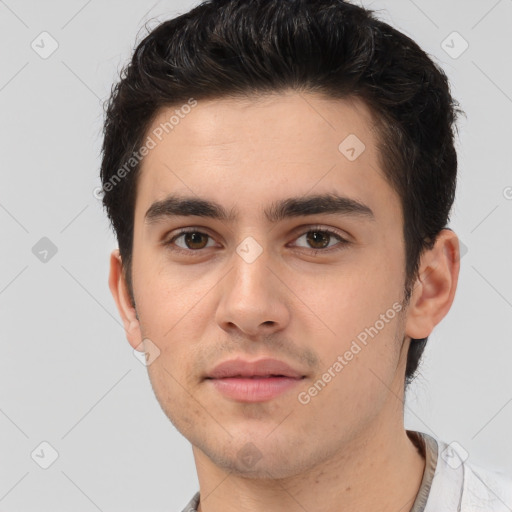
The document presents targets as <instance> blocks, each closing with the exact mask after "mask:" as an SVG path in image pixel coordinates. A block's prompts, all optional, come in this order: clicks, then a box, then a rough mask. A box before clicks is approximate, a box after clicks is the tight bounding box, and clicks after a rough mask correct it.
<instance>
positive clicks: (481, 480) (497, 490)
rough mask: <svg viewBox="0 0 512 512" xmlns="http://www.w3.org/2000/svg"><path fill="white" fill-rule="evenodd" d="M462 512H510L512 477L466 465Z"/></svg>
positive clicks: (477, 466)
mask: <svg viewBox="0 0 512 512" xmlns="http://www.w3.org/2000/svg"><path fill="white" fill-rule="evenodd" d="M461 505H462V509H461V512H464V511H466V510H467V511H468V512H473V511H482V512H483V511H486V512H495V511H496V512H498V511H499V512H502V511H503V512H505V511H506V512H510V511H511V510H512V476H511V475H508V474H505V473H503V472H501V471H496V470H493V469H489V468H484V467H482V466H480V465H476V464H468V463H465V464H464V487H463V493H462V500H461Z"/></svg>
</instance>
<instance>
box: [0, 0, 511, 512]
mask: <svg viewBox="0 0 512 512" xmlns="http://www.w3.org/2000/svg"><path fill="white" fill-rule="evenodd" d="M363 4H364V5H365V6H367V7H370V8H374V9H383V11H382V12H381V13H380V15H379V16H380V17H381V19H383V20H385V21H387V22H389V23H391V24H392V25H393V26H395V27H397V28H398V29H400V30H402V31H403V32H405V33H407V34H408V35H410V36H411V37H412V38H413V39H415V40H416V41H417V42H418V43H419V44H420V45H421V46H422V47H423V48H424V49H425V50H426V51H427V52H428V53H429V54H430V55H431V56H432V57H433V58H434V60H435V61H436V62H438V63H440V64H441V65H442V67H443V68H444V69H445V71H446V72H447V74H448V76H449V78H450V80H451V83H452V91H453V94H454V96H455V97H456V98H457V99H458V100H459V101H460V103H461V106H462V108H463V109H464V110H465V111H466V113H467V119H466V118H464V117H462V118H461V119H460V121H459V128H460V139H459V142H458V145H457V147H458V151H459V158H460V176H459V184H458V193H457V199H456V202H455V206H454V209H453V214H452V222H451V224H450V227H452V228H453V229H454V230H455V231H456V232H457V233H458V234H459V236H460V238H461V240H462V242H463V244H464V247H465V248H466V249H467V252H466V253H465V254H464V255H463V257H462V262H461V273H460V281H459V287H458V291H457V294H456V298H455V302H454V304H453V307H452V309H451V311H450V313H449V314H448V316H447V317H446V318H445V320H444V321H443V322H442V323H441V324H440V325H439V326H438V327H436V329H435V331H434V333H433V334H432V336H431V337H430V340H429V343H428V348H427V351H426V356H425V359H424V362H423V366H422V371H421V375H420V377H419V378H418V379H417V380H416V382H415V383H414V385H413V386H412V388H411V390H410V392H409V396H408V399H407V402H406V421H407V426H408V427H409V428H416V429H419V430H422V431H424V432H427V433H431V434H433V435H435V436H437V437H440V438H442V439H444V440H445V441H447V442H451V441H457V442H458V443H460V445H461V446H462V447H464V449H465V450H466V451H467V452H468V454H469V460H470V461H472V462H473V463H479V464H482V465H486V466H489V467H493V468H497V469H505V470H507V471H509V472H512V442H511V439H510V432H512V403H511V402H512V377H511V370H510V362H511V361H512V325H511V322H510V320H511V318H512V269H511V261H512V237H511V236H510V235H511V220H512V171H511V163H510V162H511V142H510V136H511V133H512V130H511V128H512V127H511V121H510V119H511V114H512V99H511V97H512V83H511V78H512V76H511V75H512V72H511V67H510V54H511V50H512V33H511V29H510V27H511V26H512V0H500V1H496V0H478V1H477V0H473V1H467V0H464V1H463V0H458V1H450V2H446V1H442V0H436V1H432V0H430V1H427V0H414V1H412V0H393V1H390V0H389V1H384V0H381V1H373V2H371V1H365V2H363ZM193 5H196V3H195V2H190V1H182V2H178V1H176V0H173V1H168V2H165V1H160V2H156V3H155V2H154V1H139V2H131V3H129V2H126V1H121V0H115V1H114V0H109V1H101V2H100V1H99V0H89V1H84V0H73V1H70V0H68V1H64V0H60V1H56V0H55V1H51V2H50V1H47V2H41V1H35V0H32V1H28V0H27V1H21V0H5V1H0V52H1V53H0V55H1V60H0V63H1V66H0V112H1V116H0V140H1V153H0V158H1V166H0V169H1V173H2V175H1V183H2V187H1V189H0V227H1V234H2V243H1V244H0V258H1V260H0V263H1V265H0V325H1V329H2V331H1V343H2V352H1V353H2V356H1V357H0V379H1V380H0V511H7V510H9V511H50V510H51V511H55V512H57V511H68V510H74V511H76V512H80V511H84V512H88V511H94V510H101V511H135V510H145V511H149V510H152V511H168V512H171V511H178V510H181V508H182V507H183V506H184V505H185V503H186V502H187V501H188V500H189V499H190V497H191V496H192V494H193V493H194V492H195V491H196V490H197V488H198V484H197V478H196V474H195V468H194V464H193V459H192V452H191V449H190V446H189V444H188V442H187V441H186V440H185V439H183V438H182V437H181V435H180V434H179V433H178V432H176V430H175V429H174V427H173V426H172V425H171V424H170V422H169V421H168V419H167V418H166V417H165V416H164V414H163V413H162V411H161V410H160V407H159V405H158V403H157V401H156V399H155V397H154V395H153V392H152V390H151V387H150V384H149V380H148V377H147V370H146V368H145V367H144V365H143V364H141V363H140V361H139V360H138V359H136V358H135V357H134V355H133V353H132V349H131V347H130V346H129V344H128V342H127V341H126V339H125V336H124V332H123V329H122V325H121V321H120V319H119V317H118V313H117V310H116V309H115V304H114V302H113V299H112V297H111V295H110V291H109V289H108V285H107V277H108V259H109V254H110V251H111V250H112V249H113V248H114V247H116V242H115V239H114V237H113V235H112V233H111V232H110V228H109V225H108V223H107V220H106V216H105V215H104V214H103V212H102V209H101V204H100V201H99V200H98V199H96V198H95V197H94V195H93V190H94V188H95V187H97V186H98V185H99V184H100V182H99V178H98V169H99V163H100V159H99V156H100V145H101V127H102V119H103V112H102V106H101V104H102V101H103V100H105V99H106V97H107V96H108V94H109V91H110V87H111V85H112V82H113V81H114V80H115V79H116V76H117V73H118V71H119V70H120V68H121V66H122V65H123V64H124V63H125V62H126V60H127V59H128V58H129V56H130V52H131V50H132V48H133V46H134V44H135V40H136V37H137V41H138V40H140V38H141V37H143V36H144V35H145V33H146V31H145V29H144V25H145V23H146V22H149V23H148V27H153V26H155V25H156V24H157V23H158V21H162V20H164V19H167V18H170V17H173V16H174V15H176V14H178V13H183V12H185V11H187V10H188V9H189V8H190V7H192V6H193ZM43 31H46V32H48V33H49V34H50V35H51V38H53V40H55V41H56V42H57V43H58V48H57V50H56V51H55V52H54V53H53V54H52V55H50V56H48V57H47V58H42V57H41V56H40V53H37V52H36V51H35V50H34V49H33V48H32V47H31V43H32V41H35V43H34V44H38V45H39V47H38V51H39V52H42V51H43V50H44V51H49V50H50V49H51V44H52V40H51V39H49V36H40V34H41V32H43ZM454 31H456V32H458V33H459V34H460V36H461V37H462V38H464V40H466V41H467V43H468V44H469V47H468V48H467V50H466V51H465V52H464V53H462V54H461V55H457V54H458V53H460V51H461V50H462V49H463V46H462V44H463V41H462V40H461V39H460V38H459V37H458V36H457V35H455V36H454V35H451V34H452V33H453V32H454ZM448 36H450V37H448ZM447 37H448V39H447ZM41 38H46V39H44V41H43V42H41ZM445 40H446V41H447V42H446V43H444V45H443V41H445ZM447 45H448V46H451V47H452V48H447ZM43 46H44V48H43ZM445 50H448V52H447V51H445ZM449 53H451V55H450V54H449ZM454 57H456V58H454ZM43 237H47V238H48V239H49V240H50V241H51V243H52V244H53V245H54V246H55V249H56V250H57V252H56V253H55V254H53V253H52V250H51V247H50V248H49V242H48V240H43V241H40V240H41V239H42V238H43ZM34 247H35V249H34ZM45 249H47V250H49V252H48V253H47V254H46V256H45V253H44V250H45ZM55 249H54V251H55ZM45 257H46V259H45V260H44V258H45ZM41 258H43V260H44V261H41ZM42 442H47V443H49V444H50V445H51V446H52V447H53V449H55V450H56V451H57V452H58V458H57V459H56V460H55V462H53V464H52V465H51V466H50V467H48V468H47V469H43V468H42V467H40V465H41V464H43V465H44V464H45V462H46V463H49V462H51V448H49V447H48V446H47V445H42V446H40V444H41V443H42ZM31 454H32V455H31Z"/></svg>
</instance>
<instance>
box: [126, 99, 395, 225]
mask: <svg viewBox="0 0 512 512" xmlns="http://www.w3.org/2000/svg"><path fill="white" fill-rule="evenodd" d="M146 135H147V137H149V138H151V139H152V140H153V143H154V147H153V148H152V149H151V150H150V151H149V153H148V154H147V155H146V156H145V157H144V160H143V161H142V165H141V170H140V175H139V179H138V185H137V200H136V211H135V217H136V219H137V218H140V217H141V216H143V215H144V213H145V211H146V210H147V208H148V207H149V206H150V205H151V203H153V202H155V201H158V200H162V199H164V198H165V197H166V196H167V195H169V194H171V193H172V194H181V195H186V196H191V195H196V196H198V197H201V198H208V199H214V200H215V201H216V202H218V203H220V204H224V205H225V206H226V208H227V209H229V208H231V207H232V206H233V205H235V204H237V205H240V204H243V205H247V209H249V208H251V207H253V209H257V208H259V209H263V208H264V206H265V205H264V204H263V203H265V202H273V201H274V200H278V199H283V198H285V197H286V196H290V197H291V196H298V195H304V194H306V193H308V192H309V191H313V192H315V193H338V194H339V195H345V196H350V197H353V198H354V199H362V198H363V197H365V198H366V201H365V202H366V203H368V202H373V203H376V202H379V200H380V201H386V200H388V201H389V198H390V197H391V196H394V191H392V190H391V188H390V186H389V185H388V183H387V181H386V180H385V179H384V176H383V173H382V171H381V169H380V165H379V154H378V150H377V133H376V131H375V129H374V120H373V117H372V114H371V112H370V110H369V109H368V108H367V106H366V105H365V104H364V103H363V102H362V101H360V100H357V99H350V100H339V99H328V98H325V97H323V96H320V95H317V94H312V93H291V92H290V93H282V94H272V95H267V96H263V97H249V98H243V99H242V98H240V99H238V98H237V99H233V98H229V99H226V98H225V99H217V100H208V101H198V102H197V104H196V106H194V107H191V108H189V107H187V108H183V106H180V105H175V106H173V107H169V108H165V109H162V110H161V111H160V112H159V113H158V115H157V116H155V119H154V121H153V123H152V125H151V126H150V128H149V129H148V131H147V134H146ZM393 199H394V200H395V202H396V199H397V198H396V196H394V197H393ZM267 200H268V201H267ZM376 206H377V205H376ZM377 209H378V208H377ZM239 210H241V209H239V208H238V209H237V211H239ZM241 213H242V212H241Z"/></svg>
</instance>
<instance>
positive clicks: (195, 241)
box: [183, 231, 208, 249]
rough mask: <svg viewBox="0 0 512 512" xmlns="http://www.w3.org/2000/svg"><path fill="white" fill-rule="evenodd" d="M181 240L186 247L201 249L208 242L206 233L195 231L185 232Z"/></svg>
mask: <svg viewBox="0 0 512 512" xmlns="http://www.w3.org/2000/svg"><path fill="white" fill-rule="evenodd" d="M183 240H184V241H185V245H186V246H187V248H188V249H203V248H204V247H206V244H207V243H208V235H205V234H204V233H199V232H197V231H196V232H192V233H185V234H184V238H183Z"/></svg>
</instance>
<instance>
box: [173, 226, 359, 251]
mask: <svg viewBox="0 0 512 512" xmlns="http://www.w3.org/2000/svg"><path fill="white" fill-rule="evenodd" d="M311 232H316V233H324V234H328V235H329V236H333V237H334V238H336V239H338V242H339V243H338V244H336V245H334V246H333V247H329V248H327V249H313V248H309V251H312V252H311V254H312V255H313V256H316V254H318V253H319V252H322V253H324V254H330V253H332V252H336V251H340V250H343V249H344V248H345V246H347V245H349V244H350V243H351V242H349V241H348V240H346V239H345V238H343V237H342V236H340V235H339V234H338V233H337V232H336V231H333V230H332V229H328V228H323V227H320V226H319V227H310V228H309V229H307V230H306V231H303V232H302V233H301V234H300V235H299V236H297V237H296V239H298V238H301V237H302V236H304V235H307V234H308V233H311ZM187 233H199V234H201V235H205V236H207V237H209V238H212V237H211V236H210V235H209V234H208V233H205V232H204V231H200V230H199V229H197V228H187V229H182V230H181V231H179V232H178V233H177V234H176V235H174V236H173V237H172V238H171V239H170V240H169V241H167V242H164V246H166V247H168V248H169V249H170V250H172V251H173V252H176V253H178V254H186V255H187V256H199V255H200V253H201V252H202V251H203V250H204V248H203V249H183V248H181V247H176V246H173V244H174V242H175V240H177V239H178V238H179V237H181V236H183V235H186V234H187ZM295 249H298V250H299V251H300V250H303V249H306V250H308V248H307V247H298V248H295Z"/></svg>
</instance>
